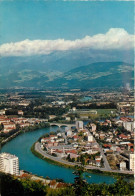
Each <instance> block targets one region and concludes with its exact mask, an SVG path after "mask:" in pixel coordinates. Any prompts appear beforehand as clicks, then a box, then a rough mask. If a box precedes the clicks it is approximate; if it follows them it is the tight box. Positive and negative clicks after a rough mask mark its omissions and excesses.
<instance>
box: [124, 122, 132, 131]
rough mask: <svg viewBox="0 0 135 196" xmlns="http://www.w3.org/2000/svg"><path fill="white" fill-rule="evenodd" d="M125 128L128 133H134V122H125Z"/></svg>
mask: <svg viewBox="0 0 135 196" xmlns="http://www.w3.org/2000/svg"><path fill="white" fill-rule="evenodd" d="M123 127H124V128H125V129H126V130H128V131H130V132H131V131H134V122H127V121H124V122H123Z"/></svg>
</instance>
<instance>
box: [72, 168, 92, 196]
mask: <svg viewBox="0 0 135 196" xmlns="http://www.w3.org/2000/svg"><path fill="white" fill-rule="evenodd" d="M73 173H74V174H75V175H76V177H75V178H74V184H73V187H74V191H75V195H77V196H82V195H86V191H87V186H88V183H87V182H86V181H85V180H84V178H83V173H84V168H83V167H82V166H81V167H79V166H76V170H75V172H73Z"/></svg>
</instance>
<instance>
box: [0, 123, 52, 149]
mask: <svg viewBox="0 0 135 196" xmlns="http://www.w3.org/2000/svg"><path fill="white" fill-rule="evenodd" d="M47 127H50V124H49V123H39V124H37V125H34V126H28V127H25V128H23V129H19V130H17V131H16V132H15V133H14V134H12V135H10V136H9V137H7V138H6V139H4V140H2V141H1V142H0V149H1V147H2V146H4V145H5V144H6V143H7V142H9V141H11V140H12V139H14V138H15V137H17V136H18V135H20V134H22V133H24V132H31V131H36V130H38V129H41V128H47Z"/></svg>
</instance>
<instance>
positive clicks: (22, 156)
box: [1, 126, 115, 184]
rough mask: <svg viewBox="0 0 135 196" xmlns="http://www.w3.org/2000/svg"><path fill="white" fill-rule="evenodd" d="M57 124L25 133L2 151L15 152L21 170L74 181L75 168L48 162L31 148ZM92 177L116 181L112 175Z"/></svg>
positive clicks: (91, 175)
mask: <svg viewBox="0 0 135 196" xmlns="http://www.w3.org/2000/svg"><path fill="white" fill-rule="evenodd" d="M57 129H58V127H57V126H51V127H49V128H44V129H39V130H36V131H32V132H27V133H23V134H21V135H19V136H17V137H16V138H14V139H13V140H11V141H9V142H8V143H6V144H5V145H4V146H3V147H2V149H1V152H8V153H11V154H15V155H16V156H18V157H19V165H20V170H26V171H29V172H31V173H32V174H36V175H38V176H43V177H47V176H48V177H50V178H51V179H56V178H59V179H63V180H64V181H65V182H71V183H72V182H73V181H74V177H75V176H74V174H72V172H73V170H72V169H69V168H64V167H60V166H57V165H53V164H51V163H48V162H46V161H44V160H42V159H40V158H38V157H36V156H34V155H33V154H32V152H31V150H30V148H31V146H32V144H33V143H34V142H35V141H37V140H38V138H39V137H41V136H42V135H43V134H45V133H48V132H50V131H56V130H57ZM88 175H89V176H90V178H87V181H88V182H89V183H103V182H105V183H107V184H111V183H113V182H114V181H115V179H114V178H113V177H112V176H105V175H100V174H88Z"/></svg>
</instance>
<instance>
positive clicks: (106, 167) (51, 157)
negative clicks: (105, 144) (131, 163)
mask: <svg viewBox="0 0 135 196" xmlns="http://www.w3.org/2000/svg"><path fill="white" fill-rule="evenodd" d="M35 151H37V152H38V153H39V154H41V155H42V156H43V157H44V158H47V159H50V160H52V161H56V162H58V163H62V164H66V165H69V166H75V165H79V166H80V164H78V163H72V162H68V161H66V160H63V159H61V158H60V157H54V156H51V155H49V154H47V153H46V151H44V150H42V149H41V146H40V143H39V142H36V143H35ZM101 153H102V148H101ZM102 156H105V155H104V153H103V154H102ZM104 160H105V159H104ZM84 167H85V169H97V170H100V171H106V172H114V173H123V174H133V171H120V170H112V169H111V168H110V166H108V162H106V163H105V168H99V167H94V166H89V165H86V166H84Z"/></svg>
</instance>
